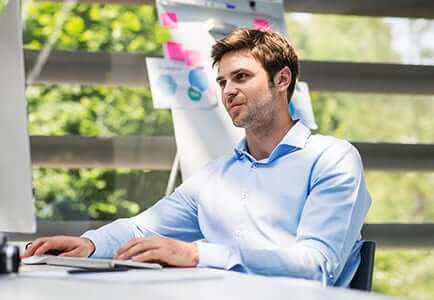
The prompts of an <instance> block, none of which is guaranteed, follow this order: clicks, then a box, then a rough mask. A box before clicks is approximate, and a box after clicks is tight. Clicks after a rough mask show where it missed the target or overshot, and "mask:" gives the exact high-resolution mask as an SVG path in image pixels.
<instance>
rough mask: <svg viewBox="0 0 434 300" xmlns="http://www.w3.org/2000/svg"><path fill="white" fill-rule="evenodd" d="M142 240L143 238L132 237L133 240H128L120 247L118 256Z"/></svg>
mask: <svg viewBox="0 0 434 300" xmlns="http://www.w3.org/2000/svg"><path fill="white" fill-rule="evenodd" d="M140 240H141V239H132V240H130V241H128V242H127V243H126V244H125V245H123V246H122V247H120V248H119V249H118V251H117V255H116V256H119V255H120V254H122V253H124V252H125V251H127V250H128V249H130V248H131V247H134V246H135V245H136V244H137V243H139V242H140Z"/></svg>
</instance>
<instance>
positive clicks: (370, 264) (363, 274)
mask: <svg viewBox="0 0 434 300" xmlns="http://www.w3.org/2000/svg"><path fill="white" fill-rule="evenodd" d="M374 259H375V242H373V241H364V242H363V245H362V248H361V249H360V265H359V267H358V268H357V271H356V274H355V275H354V277H353V279H352V280H351V283H350V288H351V289H356V290H362V291H371V290H372V278H373V274H374Z"/></svg>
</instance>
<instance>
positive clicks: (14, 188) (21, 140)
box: [0, 0, 36, 233]
mask: <svg viewBox="0 0 434 300" xmlns="http://www.w3.org/2000/svg"><path fill="white" fill-rule="evenodd" d="M19 2H20V1H15V0H12V1H5V0H0V233H1V232H17V233H21V232H24V233H31V232H35V230H36V222H35V207H34V203H33V196H32V180H31V176H32V173H31V162H30V146H29V134H28V129H27V109H26V99H25V92H24V90H25V77H24V54H23V46H22V31H21V30H22V29H21V28H22V27H21V17H20V9H19Z"/></svg>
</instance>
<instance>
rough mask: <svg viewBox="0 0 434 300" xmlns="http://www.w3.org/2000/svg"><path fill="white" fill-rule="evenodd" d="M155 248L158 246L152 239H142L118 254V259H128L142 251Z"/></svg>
mask: <svg viewBox="0 0 434 300" xmlns="http://www.w3.org/2000/svg"><path fill="white" fill-rule="evenodd" d="M156 248H158V246H157V245H156V244H155V243H154V242H153V241H149V240H143V241H141V242H140V243H137V244H136V245H134V246H133V247H131V248H129V249H128V250H127V251H125V252H122V253H121V254H120V255H119V259H129V258H131V257H133V256H136V255H138V254H140V253H142V252H145V251H149V250H152V249H156Z"/></svg>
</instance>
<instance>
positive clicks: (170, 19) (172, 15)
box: [160, 11, 178, 28]
mask: <svg viewBox="0 0 434 300" xmlns="http://www.w3.org/2000/svg"><path fill="white" fill-rule="evenodd" d="M160 16H161V22H162V23H163V25H164V26H165V27H169V28H176V27H177V26H178V16H177V15H176V12H173V11H167V12H163V13H161V15H160Z"/></svg>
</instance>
